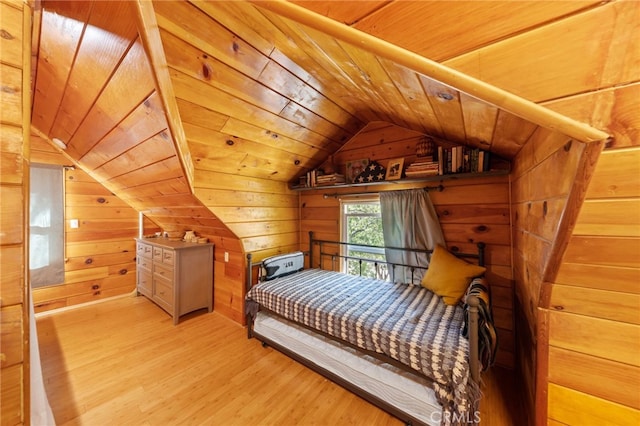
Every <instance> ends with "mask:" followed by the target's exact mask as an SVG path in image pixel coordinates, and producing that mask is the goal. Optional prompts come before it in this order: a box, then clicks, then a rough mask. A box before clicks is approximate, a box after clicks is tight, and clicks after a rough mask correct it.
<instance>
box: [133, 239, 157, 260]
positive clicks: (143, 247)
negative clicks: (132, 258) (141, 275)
mask: <svg viewBox="0 0 640 426" xmlns="http://www.w3.org/2000/svg"><path fill="white" fill-rule="evenodd" d="M152 251H153V247H151V246H150V245H149V244H144V243H138V245H137V246H136V256H137V257H146V258H148V259H151V253H152Z"/></svg>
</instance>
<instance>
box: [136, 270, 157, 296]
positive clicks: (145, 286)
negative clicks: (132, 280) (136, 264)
mask: <svg viewBox="0 0 640 426" xmlns="http://www.w3.org/2000/svg"><path fill="white" fill-rule="evenodd" d="M138 293H140V294H144V295H145V296H147V297H151V295H152V294H153V282H152V278H151V271H150V270H149V271H147V270H145V269H142V268H140V269H138Z"/></svg>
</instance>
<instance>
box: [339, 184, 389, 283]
mask: <svg viewBox="0 0 640 426" xmlns="http://www.w3.org/2000/svg"><path fill="white" fill-rule="evenodd" d="M349 204H378V205H379V204H380V196H379V195H378V194H371V195H367V196H354V197H344V198H340V241H342V242H344V243H347V244H341V245H340V255H341V256H348V255H349V252H350V251H351V250H357V251H360V252H364V253H369V254H377V255H381V256H383V259H382V260H380V263H386V258H385V257H384V256H385V250H384V248H378V247H362V246H356V245H354V246H352V245H350V244H349V241H347V238H348V236H349V232H348V229H347V226H348V223H349V221H348V218H349V217H372V216H376V217H379V218H380V219H381V213H380V214H378V215H373V214H368V213H354V214H348V213H347V212H346V208H347V205H349ZM342 260H343V261H342V262H340V265H339V270H340V272H343V273H348V271H347V263H348V259H346V258H344V257H343V258H342Z"/></svg>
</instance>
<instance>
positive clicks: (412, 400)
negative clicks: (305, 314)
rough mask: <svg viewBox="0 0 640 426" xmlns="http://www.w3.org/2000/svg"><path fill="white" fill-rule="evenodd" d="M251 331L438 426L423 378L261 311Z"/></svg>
mask: <svg viewBox="0 0 640 426" xmlns="http://www.w3.org/2000/svg"><path fill="white" fill-rule="evenodd" d="M253 329H254V331H255V332H256V333H258V334H260V335H261V336H263V337H265V338H267V339H270V340H272V341H273V342H275V343H278V344H280V345H282V346H284V347H286V348H287V349H289V350H291V351H293V352H295V353H297V354H299V355H300V356H302V357H304V358H306V359H308V360H310V361H312V362H313V363H315V364H316V365H318V366H320V367H322V368H324V369H326V370H328V371H330V372H332V373H334V374H337V375H339V376H340V377H343V378H345V379H346V380H348V381H349V382H350V383H353V384H354V385H356V386H358V387H359V388H361V389H363V390H365V391H366V392H368V393H370V394H372V395H374V396H376V397H378V398H380V399H382V400H384V401H386V402H387V403H388V404H390V405H392V406H394V407H396V408H398V409H399V410H401V411H403V412H405V413H407V414H409V415H410V416H413V417H414V418H416V419H418V420H420V421H421V422H423V423H425V424H428V425H439V424H440V419H441V416H442V409H441V407H440V405H439V404H438V401H437V400H436V397H435V393H434V391H433V389H431V388H430V387H429V384H428V381H427V380H426V379H423V378H420V377H418V376H415V375H412V374H410V373H408V372H406V371H404V370H402V369H400V368H398V367H394V366H391V365H389V364H386V363H384V362H382V361H380V360H378V359H376V358H373V357H371V356H368V355H363V354H360V353H358V352H357V351H356V350H355V349H353V348H351V347H348V346H345V345H342V344H340V343H339V342H336V341H334V340H331V339H328V338H326V337H323V336H321V335H318V334H314V333H312V332H310V331H309V330H307V329H305V328H303V327H300V326H298V325H295V324H293V323H291V322H289V321H286V320H284V319H281V318H278V317H275V316H273V315H270V314H269V313H267V312H264V311H261V312H258V314H257V316H256V318H255V322H254V328H253Z"/></svg>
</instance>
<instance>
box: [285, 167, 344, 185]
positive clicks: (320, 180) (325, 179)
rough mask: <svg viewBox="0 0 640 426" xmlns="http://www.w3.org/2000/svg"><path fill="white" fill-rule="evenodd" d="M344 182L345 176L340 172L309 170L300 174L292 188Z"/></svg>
mask: <svg viewBox="0 0 640 426" xmlns="http://www.w3.org/2000/svg"><path fill="white" fill-rule="evenodd" d="M345 183H346V179H345V176H344V175H343V174H340V173H330V174H324V173H323V172H322V171H321V170H311V171H308V172H307V173H306V174H304V175H302V176H300V178H299V180H298V184H297V185H295V186H293V187H292V189H293V188H315V187H316V186H331V185H342V184H345Z"/></svg>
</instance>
